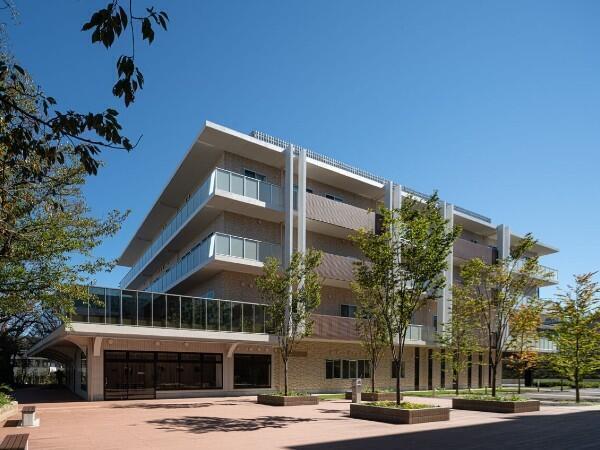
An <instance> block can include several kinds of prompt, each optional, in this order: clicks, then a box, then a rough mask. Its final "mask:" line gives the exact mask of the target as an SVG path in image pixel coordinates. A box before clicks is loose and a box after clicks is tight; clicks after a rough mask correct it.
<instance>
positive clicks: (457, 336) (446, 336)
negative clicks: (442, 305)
mask: <svg viewBox="0 0 600 450" xmlns="http://www.w3.org/2000/svg"><path fill="white" fill-rule="evenodd" d="M480 330H481V322H479V318H478V315H477V305H475V302H474V301H473V300H472V298H471V297H470V295H469V291H468V290H467V289H465V288H464V287H462V286H461V285H454V287H453V288H452V314H451V315H450V318H449V320H448V321H447V322H446V323H445V324H444V326H443V329H442V331H441V332H440V333H438V334H437V340H438V342H439V344H440V347H441V350H444V352H443V353H442V352H441V351H439V352H437V355H436V356H437V357H438V358H445V359H446V367H448V366H449V368H450V369H451V370H452V380H453V381H454V386H455V390H456V395H458V394H459V385H460V374H461V373H462V372H463V371H464V370H466V369H467V368H468V367H470V364H469V360H468V357H469V355H472V354H473V353H475V352H479V351H481V347H482V345H481V338H482V336H481V332H480ZM449 356H450V357H449Z"/></svg>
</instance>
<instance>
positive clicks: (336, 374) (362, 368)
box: [325, 359, 371, 379]
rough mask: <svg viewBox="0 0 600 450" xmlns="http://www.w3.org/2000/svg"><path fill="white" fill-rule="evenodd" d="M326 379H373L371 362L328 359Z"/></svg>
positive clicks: (326, 361)
mask: <svg viewBox="0 0 600 450" xmlns="http://www.w3.org/2000/svg"><path fill="white" fill-rule="evenodd" d="M325 378H328V379H329V378H343V379H350V378H371V362H370V361H369V360H367V359H358V360H354V359H351V360H348V359H341V360H340V359H327V360H325Z"/></svg>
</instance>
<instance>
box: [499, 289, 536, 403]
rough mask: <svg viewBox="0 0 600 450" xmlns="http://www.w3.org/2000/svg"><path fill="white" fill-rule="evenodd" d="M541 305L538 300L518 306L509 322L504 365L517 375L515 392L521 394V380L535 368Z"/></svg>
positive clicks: (534, 299)
mask: <svg viewBox="0 0 600 450" xmlns="http://www.w3.org/2000/svg"><path fill="white" fill-rule="evenodd" d="M542 309H543V305H542V302H541V301H539V299H536V298H533V299H531V300H530V301H529V302H527V303H524V304H522V305H519V306H518V307H517V308H516V309H515V311H514V312H513V314H512V315H511V317H510V320H509V332H510V337H509V342H508V351H509V355H508V357H507V358H506V359H505V361H506V364H507V365H508V366H509V367H511V368H512V369H513V370H514V371H515V372H516V374H517V379H518V382H517V392H518V393H519V394H520V393H521V378H523V377H524V376H525V372H526V371H527V370H529V369H531V368H533V367H535V365H536V363H537V361H538V352H537V344H538V340H539V333H538V329H539V327H540V325H541V322H542V316H541V314H542Z"/></svg>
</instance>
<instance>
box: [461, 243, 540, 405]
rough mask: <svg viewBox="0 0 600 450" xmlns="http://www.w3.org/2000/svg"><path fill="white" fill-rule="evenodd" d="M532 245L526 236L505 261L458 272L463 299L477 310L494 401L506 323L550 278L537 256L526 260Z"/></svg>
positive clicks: (468, 265) (469, 264)
mask: <svg viewBox="0 0 600 450" xmlns="http://www.w3.org/2000/svg"><path fill="white" fill-rule="evenodd" d="M535 244H536V240H535V239H534V238H533V236H532V235H531V234H527V235H526V236H525V237H524V238H523V239H522V240H521V241H520V242H519V244H518V245H517V246H516V247H514V248H513V249H512V250H511V252H510V255H509V256H508V257H506V258H504V259H498V260H497V261H496V262H494V263H493V264H486V263H485V262H484V261H482V260H481V259H479V258H475V259H472V260H469V261H467V262H466V263H465V264H464V265H463V267H462V268H461V271H460V274H461V278H462V280H463V285H464V288H465V289H466V292H467V293H468V294H467V295H469V296H470V297H471V299H472V300H473V301H474V302H475V304H476V305H477V306H478V315H479V317H480V321H481V324H482V326H483V329H484V331H485V335H486V339H487V347H488V352H489V354H488V355H489V365H490V368H491V372H492V374H491V378H492V379H491V384H492V396H494V397H495V396H496V379H497V373H498V367H499V366H500V364H501V362H502V356H503V354H504V353H506V352H507V351H508V349H509V344H510V320H511V318H512V317H513V315H514V314H515V312H516V311H517V309H518V308H519V307H520V306H522V305H530V304H531V302H532V301H534V299H535V297H536V291H537V288H538V287H540V286H541V285H543V283H544V280H545V279H547V278H549V277H550V274H549V273H548V272H547V271H546V270H545V269H544V268H543V267H542V266H540V264H539V263H538V257H537V256H528V255H530V252H531V249H532V248H533V247H534V246H535Z"/></svg>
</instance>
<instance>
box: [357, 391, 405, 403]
mask: <svg viewBox="0 0 600 450" xmlns="http://www.w3.org/2000/svg"><path fill="white" fill-rule="evenodd" d="M360 399H361V401H363V402H383V401H390V402H395V401H396V393H395V392H363V393H361V394H360ZM346 400H352V392H346ZM400 400H402V393H400Z"/></svg>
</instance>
